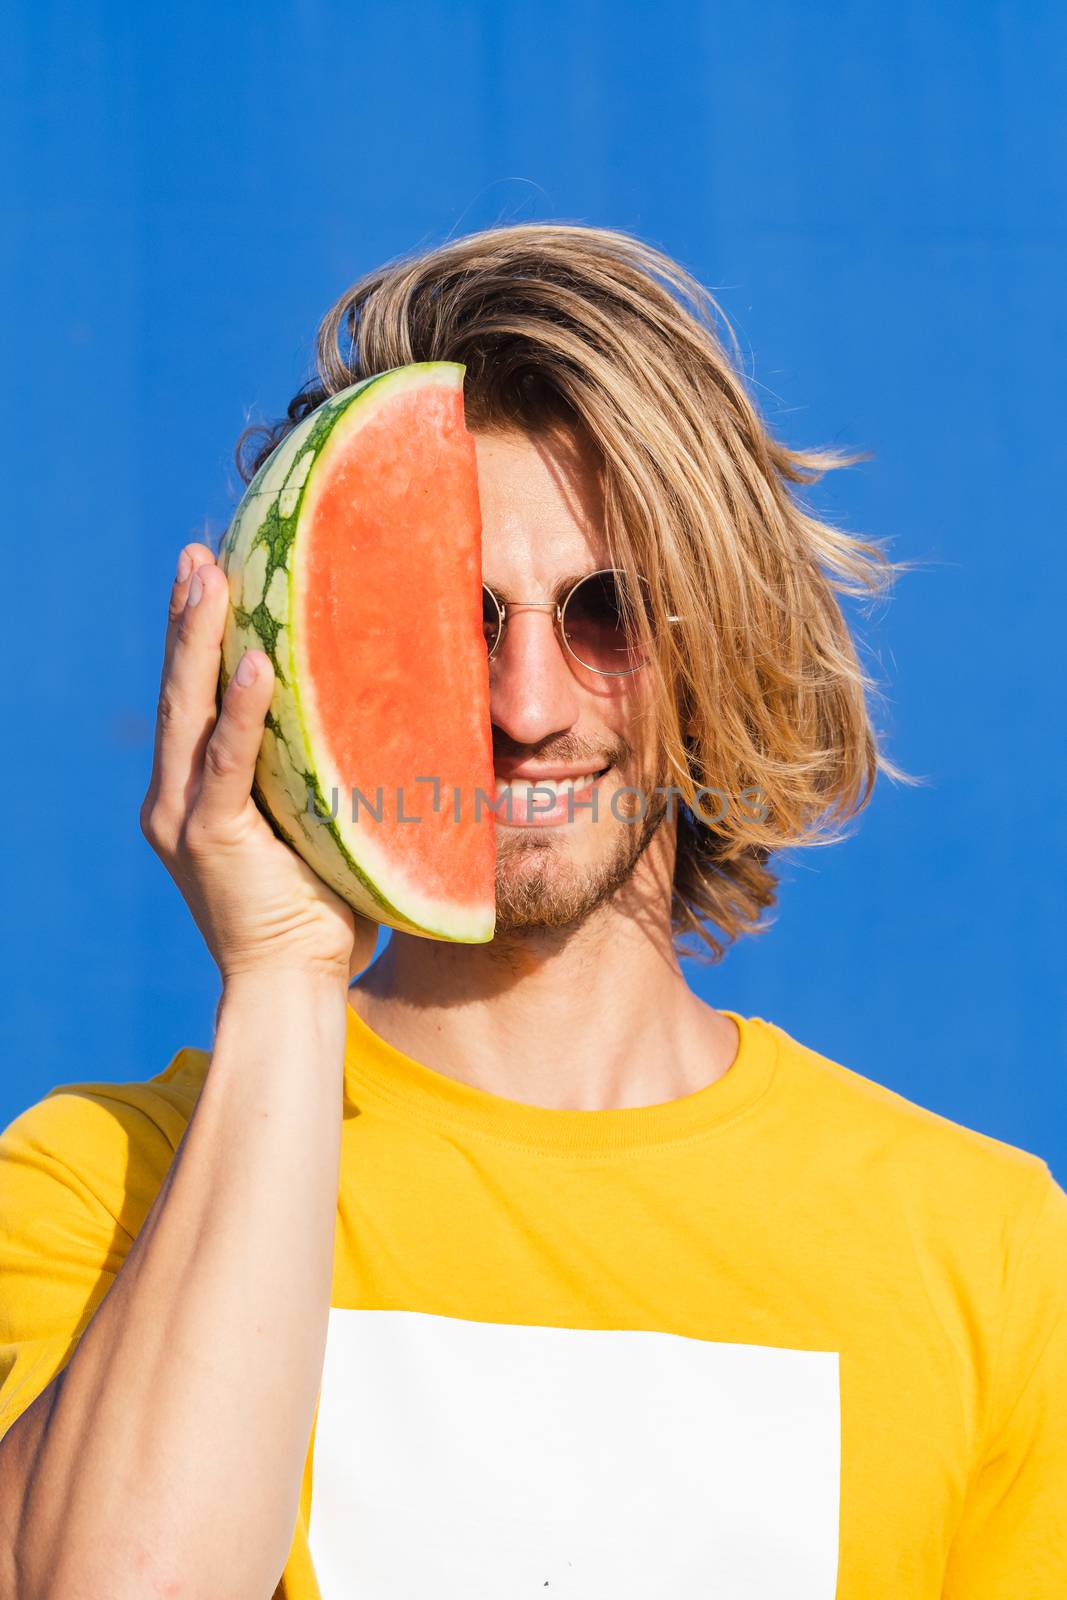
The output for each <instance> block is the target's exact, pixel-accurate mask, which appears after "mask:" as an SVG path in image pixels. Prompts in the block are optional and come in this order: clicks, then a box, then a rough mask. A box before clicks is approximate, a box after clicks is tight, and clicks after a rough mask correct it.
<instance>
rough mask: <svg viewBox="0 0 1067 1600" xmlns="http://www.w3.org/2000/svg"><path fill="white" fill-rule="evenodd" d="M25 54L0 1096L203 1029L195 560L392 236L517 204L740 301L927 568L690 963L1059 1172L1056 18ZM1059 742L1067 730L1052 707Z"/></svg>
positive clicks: (98, 22)
mask: <svg viewBox="0 0 1067 1600" xmlns="http://www.w3.org/2000/svg"><path fill="white" fill-rule="evenodd" d="M13 21H14V26H13V27H12V28H10V29H9V33H8V41H7V42H6V43H5V46H4V49H3V51H0V100H2V102H3V103H4V104H5V106H6V108H7V121H8V127H9V131H10V134H11V136H12V138H11V142H10V144H9V148H8V153H7V155H6V156H5V159H4V160H3V161H0V185H2V211H3V217H4V225H3V227H2V229H0V239H2V241H3V242H2V245H0V249H2V252H3V256H2V268H0V270H2V273H3V295H4V326H5V337H6V359H5V362H4V370H5V378H4V382H3V384H2V385H0V394H2V401H3V405H4V408H5V416H4V423H5V428H4V438H5V441H6V460H5V463H4V470H3V483H4V505H5V510H6V513H7V533H8V538H7V554H6V585H7V607H6V616H7V618H8V625H9V629H10V630H11V631H10V632H9V635H8V646H7V649H6V658H7V670H6V672H5V673H4V674H3V680H2V681H3V693H4V697H5V702H6V707H5V717H4V726H5V727H6V728H7V730H8V745H7V751H8V761H9V780H8V784H7V791H6V792H7V796H8V801H9V807H13V810H12V809H9V811H8V817H7V827H6V830H5V831H6V834H7V838H8V841H9V848H8V850H7V852H6V853H7V858H8V864H9V868H10V869H11V872H12V875H13V882H12V884H11V891H10V895H9V898H8V902H7V907H8V910H7V916H6V918H5V919H4V933H5V939H6V943H7V949H6V960H5V975H6V980H7V981H6V983H5V986H4V1008H3V1009H4V1021H3V1059H4V1072H3V1075H2V1078H0V1120H3V1121H6V1120H8V1119H9V1118H10V1117H11V1116H12V1115H14V1113H15V1112H16V1111H17V1110H18V1109H19V1108H20V1107H21V1106H23V1105H25V1104H27V1103H28V1102H29V1101H31V1100H32V1099H35V1098H37V1097H38V1096H39V1095H41V1094H42V1093H44V1091H45V1090H46V1089H47V1088H48V1087H50V1086H51V1085H52V1084H54V1083H57V1082H66V1081H71V1080H74V1079H78V1078H106V1079H114V1078H131V1077H146V1076H150V1075H151V1074H153V1073H154V1072H157V1071H159V1070H160V1069H161V1068H162V1067H163V1066H164V1065H165V1064H166V1062H167V1061H168V1060H169V1058H170V1056H171V1055H172V1054H173V1052H174V1051H175V1050H176V1049H177V1048H178V1047H179V1046H180V1045H182V1044H187V1043H194V1044H202V1045H207V1044H209V1043H210V1038H211V1026H212V1015H213V1007H214V1003H215V999H216V982H215V969H214V967H213V964H212V962H211V960H210V957H209V956H208V954H207V951H206V949H205V948H204V946H203V944H202V942H201V939H200V936H199V934H198V933H197V931H196V929H195V927H194V925H193V923H192V921H191V919H190V918H189V916H188V914H187V913H186V911H185V908H184V905H183V903H182V901H181V899H180V897H179V895H178V893H177V890H176V889H174V888H173V886H172V885H171V884H170V880H169V879H168V878H167V877H166V875H165V873H164V871H163V869H162V867H161V866H160V864H159V863H158V861H157V860H156V858H155V857H154V856H153V855H152V853H151V851H150V850H149V848H148V846H147V844H146V843H145V842H144V841H143V839H142V838H141V835H140V831H139V827H138V820H137V813H138V807H139V805H140V801H141V798H142V795H143V794H144V790H145V786H146V783H147V779H148V773H149V768H150V764H151V731H152V721H153V717H154V708H155V695H156V690H157V685H158V673H159V657H160V649H161V643H162V630H163V624H164V615H165V609H166V603H167V596H168V590H169V585H170V582H171V574H172V568H173V564H174V560H175V557H176V554H177V550H178V548H179V547H180V545H181V544H182V542H183V541H185V540H186V539H188V538H189V537H190V536H193V535H194V534H196V533H197V532H200V533H201V535H202V534H203V532H204V530H205V529H206V530H207V531H208V533H209V535H211V536H214V535H215V534H217V533H218V531H219V530H220V529H221V528H222V527H223V526H224V524H225V522H226V520H227V517H228V512H229V509H230V507H231V506H232V504H233V502H234V494H235V490H236V478H235V474H234V472H233V470H232V468H231V466H230V450H231V446H232V442H233V440H234V438H235V436H236V434H237V433H238V432H239V430H240V428H241V427H242V425H243V423H244V421H245V420H246V414H247V413H248V412H249V411H251V412H252V413H253V414H254V415H256V416H262V415H268V416H273V415H276V414H278V413H280V411H281V410H282V409H283V408H284V405H285V403H286V402H287V401H288V399H289V396H290V394H291V393H292V392H293V390H294V388H295V387H296V385H297V384H298V383H299V382H300V381H301V380H302V378H303V377H304V376H305V375H306V370H307V365H306V364H307V360H308V357H309V351H310V346H311V339H312V335H313V331H314V328H315V325H316V323H317V320H318V318H319V316H320V315H321V314H322V312H323V311H324V310H325V309H326V307H327V306H328V305H329V303H330V302H331V301H332V300H333V299H334V298H335V296H336V295H337V294H338V293H339V292H340V291H341V290H342V289H343V288H344V287H345V286H346V285H347V283H348V282H349V281H351V280H352V279H353V278H355V277H356V276H357V275H359V274H360V273H361V272H363V271H365V270H366V269H368V268H369V267H371V266H373V265H374V264H376V263H377V262H379V261H381V260H383V259H385V258H387V257H389V256H392V255H395V254H397V253H399V252H401V251H404V250H407V249H409V248H411V247H413V246H417V245H429V244H432V243H435V242H438V241H440V240H442V239H443V238H445V237H446V236H447V235H450V234H452V235H455V234H459V233H465V232H468V231H471V230H473V229H475V228H479V227H484V226H487V225H489V224H492V223H496V222H502V221H511V220H533V219H550V218H551V219H562V220H568V221H587V222H595V223H603V224H609V225H613V226H617V227H622V228H626V229H629V230H632V231H634V232H637V233H640V234H641V235H643V236H644V237H646V238H647V239H649V240H650V241H652V242H653V243H655V244H658V245H660V246H662V247H663V248H665V249H667V250H668V251H669V252H671V253H672V254H674V255H675V256H677V257H678V258H679V259H680V260H681V261H683V262H684V263H685V264H686V265H687V266H689V267H690V268H691V269H693V270H694V271H695V272H696V273H697V274H698V275H699V276H700V277H701V278H703V280H704V281H705V282H707V283H708V284H710V285H711V286H712V287H713V288H715V289H716V291H717V292H718V295H719V298H720V300H721V302H722V304H723V306H724V308H725V310H726V311H727V313H728V315H729V316H730V317H731V318H732V320H733V321H734V322H735V325H736V326H737V328H738V330H739V333H740V336H741V338H742V341H743V343H744V346H745V349H746V351H748V352H749V358H748V359H749V366H750V370H751V372H752V375H753V378H754V381H755V383H756V385H757V390H756V392H757V394H758V396H759V398H760V400H761V403H762V405H763V407H764V409H765V412H766V414H767V416H768V418H769V420H770V421H771V423H772V425H773V426H775V427H776V428H777V429H778V430H779V432H780V433H781V434H782V435H783V436H784V437H785V438H786V439H788V440H789V441H790V442H792V443H796V444H815V443H824V442H832V443H838V444H841V445H847V446H850V447H869V448H871V449H873V450H874V451H875V452H876V454H875V459H874V460H873V461H872V462H871V463H869V464H867V465H864V466H861V467H857V468H853V469H852V470H851V471H849V472H848V473H841V474H836V475H834V477H833V479H832V480H828V481H827V482H826V483H824V485H822V486H820V488H819V489H817V490H815V491H813V495H814V498H815V501H816V504H817V505H818V506H819V507H820V508H821V509H822V510H824V511H825V512H827V513H828V514H831V515H832V516H834V517H835V518H837V519H839V520H840V521H841V522H842V523H843V524H844V525H845V526H848V527H850V528H854V529H858V530H864V531H867V532H869V533H872V534H875V535H880V536H889V537H891V538H892V539H893V540H894V544H893V553H894V554H895V555H897V556H898V557H907V558H911V559H915V560H920V561H923V562H925V563H926V565H925V567H924V569H923V570H922V571H921V572H919V573H918V574H916V575H914V576H910V577H908V578H906V579H905V580H904V581H903V583H902V585H901V586H900V588H899V590H898V592H897V596H896V598H895V599H894V600H893V601H892V602H891V603H890V604H889V605H888V607H883V608H881V609H880V611H879V613H878V615H877V617H876V618H875V619H873V620H872V622H871V623H870V624H869V625H868V636H869V638H870V641H871V647H872V653H873V654H872V665H873V667H874V670H876V671H877V672H879V673H881V674H882V675H883V676H884V677H885V678H887V679H888V684H889V700H888V702H887V705H886V707H885V716H884V718H883V722H884V725H885V726H886V728H887V731H888V733H889V735H890V748H891V751H892V753H893V754H894V755H895V756H896V758H897V759H898V760H899V761H900V762H901V763H903V765H904V766H905V767H907V768H908V769H909V770H910V771H912V772H914V773H920V774H923V775H925V776H926V777H927V778H928V780H929V781H928V783H927V785H926V786H925V787H924V788H922V789H918V790H914V789H902V788H897V789H894V788H893V787H892V786H891V785H889V784H883V785H882V786H881V789H880V792H879V793H878V794H877V795H876V798H875V800H874V801H873V803H872V805H871V808H870V810H869V811H868V812H867V813H866V815H865V817H864V819H863V821H862V824H861V826H860V828H859V831H858V833H857V834H856V836H855V838H854V839H853V840H852V841H851V842H849V843H847V844H844V845H839V846H837V847H834V848H832V849H826V850H821V851H809V852H807V853H806V854H801V855H798V857H797V858H796V859H795V860H794V861H793V862H792V863H790V864H789V865H788V867H787V870H786V875H785V882H784V886H783V892H782V899H781V910H780V914H779V919H778V925H777V927H776V928H775V930H774V931H773V932H772V933H770V934H769V935H767V936H766V937H764V938H762V939H759V940H756V941H752V942H750V944H749V945H748V946H747V947H745V948H743V949H740V950H738V951H737V952H736V953H734V954H733V955H732V956H731V957H730V958H729V959H728V961H727V963H726V964H725V966H723V967H722V968H720V969H719V970H717V971H708V970H706V969H705V970H701V971H696V972H694V974H693V981H694V982H695V983H696V984H697V985H698V987H699V988H700V991H701V992H702V993H704V994H705V995H706V996H707V997H708V998H709V999H712V1000H715V1001H717V1002H718V1003H720V1004H723V1005H728V1006H731V1007H733V1008H736V1009H740V1010H742V1011H745V1012H750V1013H753V1012H754V1013H757V1014H759V1015H763V1016H767V1017H770V1018H772V1019H773V1020H775V1021H778V1022H780V1023H781V1024H782V1025H783V1026H784V1027H786V1028H787V1029H789V1031H791V1032H793V1033H794V1034H795V1035H797V1036H798V1037H799V1038H801V1039H803V1040H804V1041H805V1042H807V1043H809V1044H811V1045H813V1046H814V1047H815V1048H817V1049H819V1050H822V1051H823V1052H825V1053H827V1054H829V1055H831V1056H833V1057H835V1058H836V1059H838V1060H840V1061H843V1062H845V1063H847V1064H848V1065H850V1066H852V1067H855V1068H856V1069H858V1070H859V1071H861V1072H864V1073H866V1074H867V1075H869V1076H871V1077H873V1078H876V1079H878V1080H880V1081H881V1082H883V1083H886V1084H888V1085H891V1086H892V1087H893V1088H896V1089H898V1090H900V1091H901V1092H902V1093H904V1094H906V1095H908V1096H909V1097H911V1098H912V1099H916V1100H918V1101H920V1102H921V1103H923V1104H925V1105H928V1106H930V1107H932V1108H934V1109H935V1110H938V1111H941V1112H943V1113H945V1114H946V1115H948V1116H950V1117H953V1118H955V1119H956V1120H957V1121H961V1122H964V1123H968V1124H970V1125H971V1126H974V1127H977V1128H981V1129H983V1130H985V1131H987V1132H990V1133H993V1134H995V1135H996V1136H998V1137H999V1138H1002V1139H1006V1140H1008V1141H1010V1142H1012V1143H1015V1144H1020V1145H1022V1146H1024V1147H1026V1148H1028V1149H1031V1150H1035V1151H1037V1152H1038V1153H1040V1154H1042V1155H1043V1156H1045V1157H1046V1159H1048V1160H1049V1161H1050V1163H1051V1164H1052V1166H1053V1170H1054V1171H1055V1172H1056V1173H1057V1175H1058V1176H1059V1178H1060V1181H1061V1182H1063V1181H1065V1180H1067V1118H1065V1116H1064V1111H1065V1087H1064V1086H1065V1081H1067V1074H1065V1073H1064V1071H1063V1041H1064V1010H1063V1005H1062V997H1058V996H1057V995H1056V993H1055V989H1056V980H1057V978H1060V979H1061V980H1062V969H1063V957H1064V940H1063V936H1062V931H1061V930H1062V923H1061V900H1062V890H1063V883H1064V856H1065V839H1064V834H1065V828H1064V803H1063V801H1064V795H1063V776H1064V761H1063V752H1062V729H1063V722H1064V718H1063V703H1064V669H1063V665H1062V662H1063V656H1062V646H1061V644H1060V643H1059V642H1058V640H1059V639H1060V638H1062V631H1063V630H1062V626H1061V624H1062V616H1061V612H1062V608H1063V596H1064V561H1063V547H1064V513H1063V481H1064V466H1065V462H1064V437H1065V430H1064V426H1063V407H1062V389H1063V378H1062V367H1063V360H1064V355H1065V353H1067V350H1065V339H1064V334H1065V310H1064V306H1065V295H1064V284H1065V282H1067V251H1065V233H1064V217H1065V215H1067V195H1065V193H1064V188H1065V181H1067V180H1065V169H1064V164H1063V161H1062V149H1063V142H1062V141H1063V137H1064V133H1065V131H1067V130H1065V127H1064V123H1065V116H1064V110H1063V106H1064V98H1065V97H1064V71H1065V64H1067V55H1065V46H1067V13H1065V12H1064V10H1063V8H1062V7H1060V6H1056V5H1053V4H1052V3H1051V0H1049V3H1041V0H1033V3H1031V4H1029V5H1027V6H1026V7H1025V8H1017V7H1012V6H1009V5H1007V4H994V3H992V0H968V3H966V4H964V3H962V0H961V3H959V4H947V3H945V0H934V3H932V4H931V3H930V0H922V3H919V0H897V3H896V4H894V5H892V6H889V5H883V6H877V5H865V4H846V3H839V4H828V3H821V0H806V3H801V0H764V3H763V4H761V5H760V6H749V5H740V4H705V5H700V4H695V3H691V4H678V3H672V0H658V3H657V4H656V5H655V6H653V5H652V4H651V3H649V4H647V5H633V4H624V3H623V4H620V0H568V3H567V4H562V3H557V0H552V3H548V4H544V3H542V4H529V3H524V4H516V3H514V0H481V3H453V4H445V3H442V0H438V3H436V4H421V5H412V4H391V5H389V6H385V7H379V8H371V7H370V6H367V5H358V4H351V5H347V6H345V5H342V4H339V3H334V4H325V3H319V0H291V3H281V0H260V3H259V4H257V5H256V6H255V7H253V6H251V5H248V6H246V7H243V8H239V7H237V6H222V7H220V6H218V5H208V4H206V3H205V0H192V3H190V4H187V5H186V6H184V7H182V8H147V7H146V8H139V7H135V6H134V5H133V4H132V3H126V4H120V3H111V4H101V3H99V0H96V3H93V0H80V3H79V4H78V5H77V6H75V5H74V4H67V5H60V4H56V3H55V0H33V3H32V4H30V3H29V0H22V3H21V4H20V5H19V6H18V9H17V10H16V13H15V17H14V19H13ZM1057 735H1058V737H1057Z"/></svg>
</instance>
